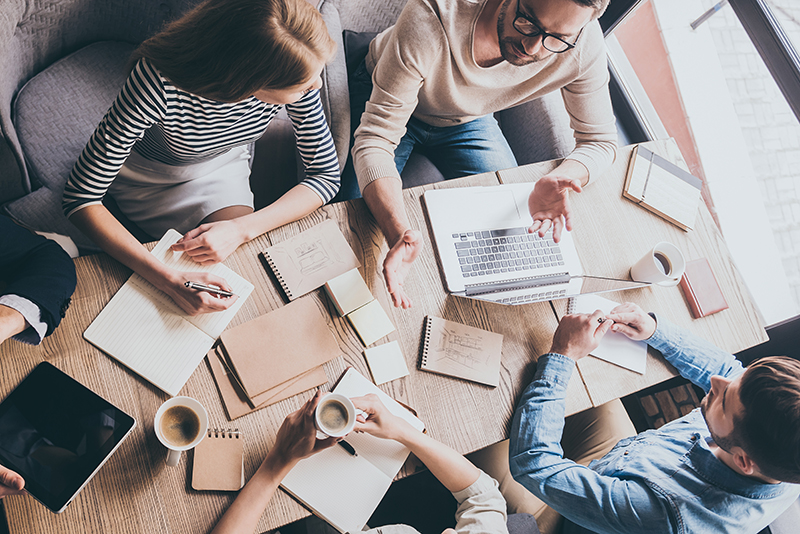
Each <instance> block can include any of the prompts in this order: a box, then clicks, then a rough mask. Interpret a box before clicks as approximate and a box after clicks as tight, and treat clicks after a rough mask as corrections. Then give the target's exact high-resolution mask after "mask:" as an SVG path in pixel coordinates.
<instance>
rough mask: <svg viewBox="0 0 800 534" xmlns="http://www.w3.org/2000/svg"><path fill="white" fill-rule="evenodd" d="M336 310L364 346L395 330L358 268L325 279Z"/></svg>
mask: <svg viewBox="0 0 800 534" xmlns="http://www.w3.org/2000/svg"><path fill="white" fill-rule="evenodd" d="M325 291H326V292H327V293H328V297H330V299H331V301H333V305H334V306H336V311H338V312H339V315H340V316H342V317H347V320H348V321H350V324H351V325H353V329H354V330H355V331H356V333H357V334H358V337H359V338H360V339H361V342H362V343H363V344H364V346H366V347H368V346H370V345H372V344H373V343H375V342H376V341H378V340H379V339H380V338H382V337H385V336H387V335H389V334H391V333H392V332H394V330H395V329H394V325H393V324H392V321H391V319H389V316H388V315H387V314H386V311H385V310H384V309H383V307H382V306H381V303H380V302H378V301H377V300H375V297H373V296H372V292H370V290H369V287H367V284H366V283H365V282H364V279H363V278H362V277H361V273H359V272H358V269H352V270H350V271H347V272H346V273H343V274H341V275H339V276H337V277H335V278H332V279H331V280H328V281H327V282H325Z"/></svg>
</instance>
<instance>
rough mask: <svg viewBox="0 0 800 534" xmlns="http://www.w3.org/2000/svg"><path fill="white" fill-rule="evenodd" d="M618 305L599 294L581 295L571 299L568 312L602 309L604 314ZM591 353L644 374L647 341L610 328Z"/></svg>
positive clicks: (588, 311)
mask: <svg viewBox="0 0 800 534" xmlns="http://www.w3.org/2000/svg"><path fill="white" fill-rule="evenodd" d="M618 305H619V304H618V303H617V302H614V301H613V300H609V299H607V298H603V297H601V296H599V295H581V296H579V297H572V298H570V299H569V303H568V304H567V313H568V314H572V313H594V312H595V310H600V311H602V312H603V313H604V314H608V313H611V310H613V309H614V308H616V307H617V306H618ZM591 355H592V356H594V357H595V358H600V359H601V360H604V361H607V362H609V363H613V364H614V365H619V366H620V367H624V368H625V369H630V370H631V371H634V372H636V373H639V374H644V371H645V366H646V365H647V343H645V342H644V341H634V340H633V339H631V338H629V337H628V336H626V335H625V334H620V333H618V332H611V331H610V330H609V331H608V332H607V333H606V335H605V336H603V339H602V340H600V345H598V346H597V348H596V349H594V350H593V351H592V352H591Z"/></svg>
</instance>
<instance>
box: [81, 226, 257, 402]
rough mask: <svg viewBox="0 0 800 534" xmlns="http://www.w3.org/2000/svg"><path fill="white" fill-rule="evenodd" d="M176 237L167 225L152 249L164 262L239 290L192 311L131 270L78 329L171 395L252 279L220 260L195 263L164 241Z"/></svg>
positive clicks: (232, 312)
mask: <svg viewBox="0 0 800 534" xmlns="http://www.w3.org/2000/svg"><path fill="white" fill-rule="evenodd" d="M180 238H181V234H180V233H178V232H176V231H175V230H169V231H167V233H166V234H164V237H162V238H161V240H160V241H159V242H158V244H157V245H156V247H155V248H154V249H153V251H152V254H153V255H154V256H155V257H156V258H158V259H159V260H160V261H161V262H162V263H164V265H167V266H168V267H172V268H174V269H178V270H181V271H197V272H201V271H202V272H211V273H214V274H216V275H218V276H221V277H222V278H224V279H225V280H226V281H227V282H228V284H230V286H231V287H232V288H233V292H234V293H235V294H236V295H238V296H239V299H238V300H237V301H236V302H235V303H234V304H233V305H232V306H231V307H230V308H228V309H227V310H224V311H221V312H215V313H206V314H203V315H198V316H195V317H192V316H190V315H187V314H186V313H185V312H184V311H183V310H181V309H180V308H179V307H178V305H177V304H175V303H174V302H173V301H172V299H171V298H169V297H168V296H167V295H166V294H165V293H163V292H161V291H159V290H158V289H156V288H155V286H153V285H152V284H151V283H150V282H148V281H147V280H145V279H144V278H142V277H141V276H139V275H138V274H135V273H134V274H133V275H131V277H130V278H129V279H128V281H127V282H125V285H123V286H122V288H120V290H119V291H118V292H117V294H116V295H114V298H112V299H111V301H110V302H109V303H108V304H107V305H106V307H105V308H103V311H102V312H100V315H98V316H97V318H96V319H95V320H94V321H93V322H92V324H90V325H89V328H87V329H86V332H84V333H83V337H84V338H85V339H86V341H88V342H89V343H91V344H93V345H95V346H96V347H97V348H99V349H100V350H102V351H103V352H105V353H107V354H108V355H109V356H111V357H113V358H115V359H117V360H118V361H119V362H120V363H122V364H123V365H125V366H127V367H128V368H130V369H131V370H132V371H134V372H136V373H138V374H140V375H141V376H142V377H143V378H145V379H147V380H148V381H150V382H152V383H153V384H154V385H156V386H158V387H159V388H160V389H162V390H164V391H166V392H167V393H169V394H170V395H173V396H174V395H177V394H178V392H179V391H180V389H181V388H182V387H183V385H184V384H186V381H187V380H189V377H190V376H191V375H192V373H193V372H194V370H195V369H196V368H197V365H198V364H199V363H200V361H201V360H202V359H203V357H204V356H205V355H206V353H207V352H208V351H209V350H210V349H211V347H212V346H213V344H214V341H215V340H216V339H217V337H219V335H220V334H221V333H222V331H223V330H224V329H225V327H226V326H228V323H229V322H230V321H231V319H233V316H234V315H236V312H237V311H239V308H241V307H242V304H244V302H245V300H247V297H248V296H249V295H250V292H251V291H253V284H251V283H250V282H248V281H247V280H245V279H244V278H242V277H241V276H239V275H238V274H236V273H235V272H233V271H232V270H230V269H229V268H228V267H226V266H225V265H222V264H216V265H211V266H204V265H199V264H197V263H195V262H194V261H192V260H191V259H189V258H188V257H186V256H185V255H184V254H183V253H181V252H172V251H171V250H170V249H169V247H170V246H172V244H173V243H175V242H176V241H178V239H180Z"/></svg>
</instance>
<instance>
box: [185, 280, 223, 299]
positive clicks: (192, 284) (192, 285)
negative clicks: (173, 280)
mask: <svg viewBox="0 0 800 534" xmlns="http://www.w3.org/2000/svg"><path fill="white" fill-rule="evenodd" d="M183 285H185V286H186V287H188V288H189V289H196V290H197V291H207V292H209V293H214V294H216V295H219V296H221V297H232V296H233V293H231V292H230V291H225V290H224V289H220V288H218V287H214V286H206V285H203V284H198V283H197V282H185V283H184V284H183Z"/></svg>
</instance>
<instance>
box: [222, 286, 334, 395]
mask: <svg viewBox="0 0 800 534" xmlns="http://www.w3.org/2000/svg"><path fill="white" fill-rule="evenodd" d="M220 340H221V342H222V344H223V345H224V346H225V351H226V353H227V355H228V358H229V360H230V363H231V370H232V371H234V372H235V373H236V375H237V376H238V377H239V381H240V382H241V384H242V387H243V388H244V391H245V393H246V394H247V396H248V397H250V398H253V397H255V396H256V395H258V394H260V393H263V392H265V391H267V390H269V389H272V388H273V387H275V386H277V385H278V384H282V383H284V382H286V381H287V380H289V379H291V378H294V377H296V376H298V375H300V374H302V373H304V372H306V371H308V370H310V369H314V368H315V367H319V366H321V365H322V364H324V363H326V362H328V361H330V360H332V359H333V358H335V357H336V356H339V355H340V354H341V351H340V350H339V345H338V344H337V343H336V340H335V339H334V337H333V334H331V331H330V329H329V328H328V324H327V322H326V321H325V318H324V317H323V315H322V312H321V311H320V309H319V307H318V306H317V303H316V302H315V301H314V299H311V298H307V299H302V300H298V301H295V302H292V303H290V304H287V305H286V306H284V307H282V308H278V309H277V310H275V311H272V312H270V313H268V314H266V315H262V316H260V317H257V318H256V319H253V320H252V321H248V322H246V323H244V324H241V325H239V326H237V327H235V328H231V329H230V330H226V331H225V332H223V333H222V335H221V336H220Z"/></svg>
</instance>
